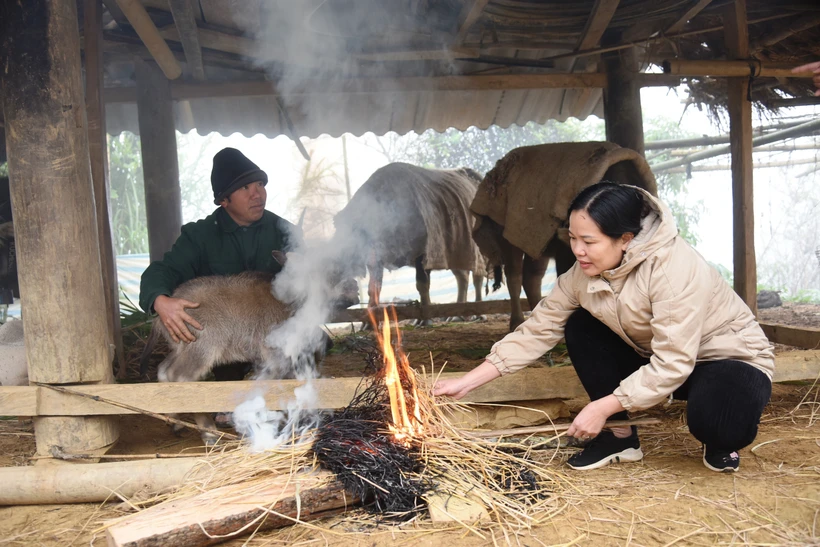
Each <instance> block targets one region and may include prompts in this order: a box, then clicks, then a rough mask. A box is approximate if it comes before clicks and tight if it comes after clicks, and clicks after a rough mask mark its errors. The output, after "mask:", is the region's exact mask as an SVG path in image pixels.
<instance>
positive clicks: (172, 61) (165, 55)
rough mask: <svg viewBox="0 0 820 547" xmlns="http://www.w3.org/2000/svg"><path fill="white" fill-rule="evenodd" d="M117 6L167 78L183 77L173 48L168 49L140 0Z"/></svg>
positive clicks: (124, 0) (122, 1)
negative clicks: (172, 50)
mask: <svg viewBox="0 0 820 547" xmlns="http://www.w3.org/2000/svg"><path fill="white" fill-rule="evenodd" d="M117 4H118V5H119V6H120V9H122V12H123V13H124V14H125V16H126V17H127V18H128V22H129V23H131V26H132V27H134V30H135V31H136V32H137V35H139V37H140V39H141V40H142V43H143V44H145V47H147V48H148V51H150V52H151V56H152V57H153V58H154V60H155V61H156V62H157V64H158V65H159V67H160V68H161V69H162V73H163V74H165V77H166V78H168V79H169V80H176V79H177V78H179V77H180V76H181V75H182V67H181V66H179V63H178V62H177V59H176V57H175V56H174V54H173V53H172V52H171V48H169V47H168V44H167V43H166V42H165V38H163V37H162V36H161V35H160V33H159V30H157V27H156V25H154V22H153V21H152V20H151V17H150V16H149V15H148V12H147V11H145V7H144V6H143V5H142V3H141V2H140V1H139V0H117Z"/></svg>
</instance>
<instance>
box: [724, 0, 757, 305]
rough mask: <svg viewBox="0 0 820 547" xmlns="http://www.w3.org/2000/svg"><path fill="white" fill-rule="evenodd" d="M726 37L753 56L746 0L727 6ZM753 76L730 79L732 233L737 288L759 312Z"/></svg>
mask: <svg viewBox="0 0 820 547" xmlns="http://www.w3.org/2000/svg"><path fill="white" fill-rule="evenodd" d="M723 21H724V37H725V43H726V50H727V53H728V57H729V59H730V60H731V59H746V58H747V57H748V55H749V29H748V25H747V22H746V0H736V1H735V2H732V3H730V4H728V5H726V6H725V7H724V10H723ZM748 85H749V78H731V79H730V80H729V88H728V98H729V146H730V149H731V154H732V216H733V218H732V227H733V230H732V233H733V238H734V245H733V246H734V253H733V257H734V260H733V263H734V289H735V292H737V293H738V294H739V295H740V297H741V298H742V299H743V301H744V302H746V305H747V306H749V308H751V310H752V312H753V313H755V315H757V260H756V259H755V245H754V242H755V238H754V233H755V225H754V199H753V195H754V191H753V184H752V181H753V171H754V164H753V161H752V103H751V102H749V101H748V99H747V97H746V93H747V90H748Z"/></svg>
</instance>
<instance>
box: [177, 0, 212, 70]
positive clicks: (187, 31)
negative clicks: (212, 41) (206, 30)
mask: <svg viewBox="0 0 820 547" xmlns="http://www.w3.org/2000/svg"><path fill="white" fill-rule="evenodd" d="M168 4H169V6H170V7H171V14H173V16H174V23H175V24H176V26H177V29H178V31H179V39H180V42H182V50H183V51H184V52H185V60H186V61H187V62H188V68H190V69H191V75H192V76H193V77H194V80H199V81H202V80H204V79H205V65H204V64H202V49H201V48H200V47H199V29H197V24H196V18H195V17H194V7H193V5H192V4H191V0H168Z"/></svg>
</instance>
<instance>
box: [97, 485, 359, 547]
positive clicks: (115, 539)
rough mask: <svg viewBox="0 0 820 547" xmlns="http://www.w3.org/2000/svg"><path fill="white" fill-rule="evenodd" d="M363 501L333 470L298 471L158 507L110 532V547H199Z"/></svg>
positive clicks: (107, 531)
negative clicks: (351, 492)
mask: <svg viewBox="0 0 820 547" xmlns="http://www.w3.org/2000/svg"><path fill="white" fill-rule="evenodd" d="M358 503H359V500H358V499H357V498H356V497H355V496H354V495H352V494H349V493H346V492H345V489H344V486H343V485H342V483H340V482H338V481H336V480H335V478H334V476H333V474H332V473H331V472H330V471H318V472H314V473H309V472H301V473H298V472H295V473H293V474H290V473H289V474H288V475H281V476H277V477H272V478H270V477H265V478H263V479H257V480H256V481H249V482H245V483H237V484H233V485H229V486H223V487H220V488H215V489H213V490H210V491H206V492H203V493H201V494H198V495H196V496H193V497H188V498H182V499H178V500H172V501H169V502H166V503H162V504H160V505H155V506H154V507H151V508H149V509H145V510H144V511H140V512H139V513H137V514H134V515H130V516H128V517H126V518H124V519H122V520H119V521H117V522H116V523H115V524H113V525H112V526H110V527H108V528H107V529H106V537H107V540H108V545H109V546H110V547H148V546H155V545H174V546H176V547H199V546H202V545H211V544H213V543H215V542H217V541H219V542H222V541H226V540H229V539H232V538H238V537H241V536H243V535H247V534H250V533H252V532H256V531H258V530H259V531H261V530H269V529H272V528H282V527H284V526H291V525H292V524H294V523H295V522H296V521H299V522H306V521H310V520H314V519H317V518H322V517H325V516H329V515H332V514H336V513H338V512H339V511H344V510H345V509H347V508H351V507H353V506H355V505H357V504H358Z"/></svg>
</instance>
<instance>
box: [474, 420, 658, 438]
mask: <svg viewBox="0 0 820 547" xmlns="http://www.w3.org/2000/svg"><path fill="white" fill-rule="evenodd" d="M659 423H661V421H660V420H659V419H657V418H638V419H637V420H613V421H611V422H607V423H605V424H604V427H605V428H612V427H626V426H628V425H654V424H659ZM571 425H572V424H552V425H536V426H533V427H518V428H514V429H497V430H495V431H477V432H473V431H464V433H465V434H466V435H469V436H471V437H477V438H479V439H487V438H490V437H510V436H512V435H530V434H532V433H549V432H558V431H566V430H567V429H569V426H571Z"/></svg>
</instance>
